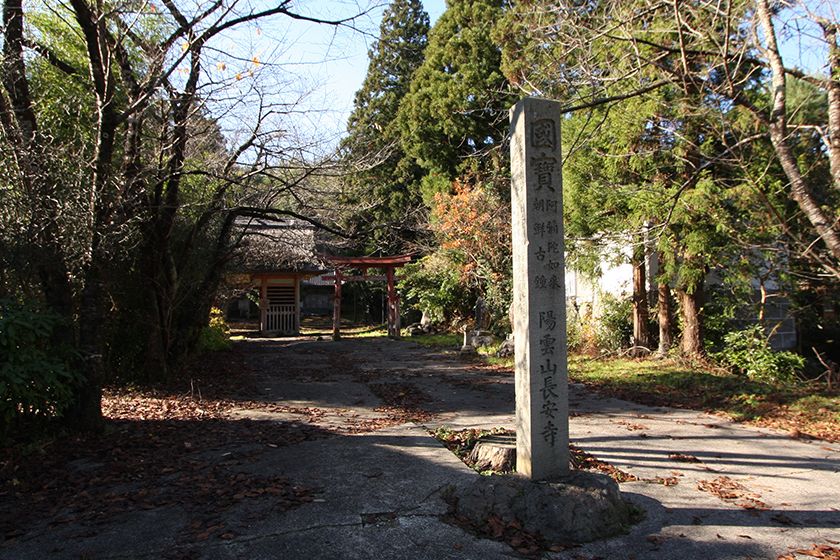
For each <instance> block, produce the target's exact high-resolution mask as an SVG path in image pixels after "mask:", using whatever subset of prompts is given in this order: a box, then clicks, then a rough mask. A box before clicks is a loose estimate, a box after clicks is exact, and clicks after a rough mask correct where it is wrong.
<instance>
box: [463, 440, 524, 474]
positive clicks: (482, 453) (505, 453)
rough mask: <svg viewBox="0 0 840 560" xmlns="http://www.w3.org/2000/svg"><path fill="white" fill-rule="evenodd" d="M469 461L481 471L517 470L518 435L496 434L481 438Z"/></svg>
mask: <svg viewBox="0 0 840 560" xmlns="http://www.w3.org/2000/svg"><path fill="white" fill-rule="evenodd" d="M467 463H468V464H470V465H471V466H472V467H473V468H474V469H476V470H479V471H487V470H491V471H496V472H513V471H515V470H516V436H513V435H510V436H507V435H494V436H486V437H483V438H481V439H480V440H479V441H478V443H476V444H475V447H473V450H472V451H471V452H470V455H469V457H468V458H467Z"/></svg>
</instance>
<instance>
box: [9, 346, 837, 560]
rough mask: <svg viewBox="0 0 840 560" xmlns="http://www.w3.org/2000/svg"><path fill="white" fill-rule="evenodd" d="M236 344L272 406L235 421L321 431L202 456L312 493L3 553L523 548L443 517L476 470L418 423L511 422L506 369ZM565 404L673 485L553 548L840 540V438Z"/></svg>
mask: <svg viewBox="0 0 840 560" xmlns="http://www.w3.org/2000/svg"><path fill="white" fill-rule="evenodd" d="M238 344H240V345H241V347H242V348H244V349H245V351H246V352H247V362H248V365H249V367H250V368H252V369H253V370H255V371H256V372H257V374H258V383H257V387H258V388H259V393H260V394H259V395H255V396H254V398H256V399H258V400H261V401H265V402H268V403H275V404H277V405H278V406H277V407H276V408H275V409H272V408H271V407H267V408H259V409H251V408H248V407H246V406H243V407H242V408H241V409H237V410H234V411H233V412H232V413H231V418H232V419H236V418H252V419H258V420H261V421H278V422H298V423H301V424H313V425H314V426H316V427H317V428H320V429H322V431H323V433H324V434H326V435H325V436H324V437H319V438H316V439H311V440H308V441H302V442H300V443H295V444H292V445H287V446H280V447H277V446H273V447H272V446H270V445H268V446H264V447H261V448H260V449H259V452H258V453H253V449H251V448H249V447H248V446H245V445H237V444H236V442H233V443H228V444H225V445H220V446H219V447H216V448H212V449H208V450H206V451H204V452H203V456H204V457H205V458H206V459H207V460H218V459H219V458H220V457H231V456H233V457H236V456H237V454H242V456H243V457H247V460H242V461H241V462H239V463H238V468H239V469H240V471H241V472H242V473H243V474H244V475H245V476H248V475H255V476H256V475H265V474H275V475H282V476H284V477H287V478H288V479H289V480H290V481H292V482H293V483H294V484H298V485H301V486H303V487H306V488H310V489H312V490H313V491H314V494H313V496H314V499H312V500H311V501H309V502H307V503H304V504H302V505H300V506H298V507H296V508H294V509H289V510H285V511H278V510H275V509H273V508H272V507H271V498H270V497H268V496H263V497H259V498H255V499H248V500H243V501H239V502H237V503H235V504H233V505H231V506H230V507H228V508H227V509H226V510H225V511H223V512H222V517H223V521H224V523H226V524H227V526H229V527H233V528H235V531H234V535H233V537H232V538H226V539H220V538H211V539H207V540H205V541H203V542H198V543H196V542H183V541H182V538H181V535H183V529H184V526H185V525H186V524H187V523H188V522H189V516H188V515H187V513H186V512H185V511H184V510H183V509H182V508H179V507H178V505H167V506H165V507H159V508H154V509H149V510H142V511H129V512H124V513H121V514H119V515H115V516H114V517H113V518H111V519H109V520H108V521H107V522H106V523H100V524H97V525H95V526H92V527H89V526H84V525H79V524H72V523H71V524H61V525H57V526H55V525H53V526H51V525H50V524H49V523H44V524H43V527H38V528H34V529H32V530H31V531H29V532H28V533H27V534H26V536H25V537H22V538H18V539H14V540H13V541H9V542H5V543H3V544H0V558H3V559H9V560H12V559H15V560H18V559H19V560H27V559H36V558H37V559H41V558H68V559H69V558H73V559H79V558H84V559H86V560H100V559H130V558H202V559H204V558H206V559H233V558H249V559H280V558H282V559H297V558H301V559H367V558H371V559H372V558H377V559H380V558H381V559H392V558H393V559H398V558H399V559H404V558H411V559H415V558H417V559H420V558H428V559H445V558H453V559H454V558H481V559H482V560H491V559H497V558H498V559H502V558H520V557H521V556H520V555H519V554H517V553H516V552H515V551H514V550H513V549H511V548H510V547H508V546H507V545H505V544H504V543H501V542H496V541H492V540H487V539H481V538H478V537H476V536H473V535H471V534H469V533H466V532H464V531H463V530H462V529H460V528H458V527H455V526H452V525H449V524H447V523H445V522H444V521H443V520H442V519H441V516H442V515H443V514H445V513H446V511H447V504H446V502H445V501H444V499H443V496H442V494H443V492H444V490H445V489H446V488H447V487H448V486H450V485H462V484H463V485H466V484H468V483H470V481H472V480H474V478H475V477H477V476H479V475H478V474H477V473H475V472H474V471H472V470H470V469H469V468H468V467H466V466H465V465H464V464H463V463H462V462H461V461H460V460H458V459H457V458H456V457H455V456H454V455H453V454H452V453H450V452H449V451H447V450H446V449H445V448H444V447H443V446H442V445H440V444H439V443H438V442H437V441H436V440H435V439H433V438H432V437H430V436H429V434H428V430H433V429H435V428H437V427H440V426H447V427H450V428H453V429H461V428H467V427H470V428H476V427H478V428H481V427H483V428H492V427H500V426H502V427H508V428H512V427H513V425H514V421H513V412H514V411H513V407H514V398H513V376H512V374H510V373H505V372H500V371H499V370H498V369H494V368H486V367H481V366H480V365H478V364H474V363H470V362H464V361H462V360H460V359H459V358H458V356H457V352H455V351H454V350H453V351H451V352H447V351H441V350H432V349H428V348H424V347H420V346H418V345H416V344H413V343H411V342H410V340H408V341H401V342H395V341H390V340H386V339H375V338H367V339H355V340H353V339H351V340H343V341H340V342H332V341H316V340H312V339H304V338H301V339H255V340H248V341H244V342H240V343H238ZM388 384H393V385H394V387H395V388H397V389H399V388H400V387H404V386H405V387H409V388H410V389H411V391H410V392H411V393H416V394H419V395H422V396H423V398H422V399H419V400H418V401H417V402H418V404H417V406H419V407H421V408H422V409H424V410H425V411H427V412H428V413H429V415H427V416H426V417H424V419H423V420H422V422H420V423H418V422H406V421H404V420H405V419H404V418H401V417H399V416H394V414H393V411H389V410H388V409H387V408H383V407H382V404H383V403H382V401H381V398H380V397H378V396H377V394H380V393H377V392H375V391H373V390H371V387H373V386H380V385H388ZM397 394H398V396H399V395H402V393H401V392H397ZM570 409H571V411H572V418H571V420H570V422H571V428H570V431H571V438H572V442H573V443H574V444H575V445H576V446H578V447H580V448H581V449H583V450H585V451H586V452H588V453H591V454H592V455H594V456H595V457H597V458H598V459H601V460H604V461H607V462H609V463H611V464H612V465H614V466H615V467H618V468H620V469H622V470H624V471H625V472H627V473H629V474H631V475H634V476H635V477H638V478H639V479H646V480H650V479H656V478H659V479H666V478H667V479H670V480H671V481H673V482H675V483H671V484H669V485H664V484H656V483H651V482H645V481H641V480H640V481H634V482H626V483H623V484H621V490H622V492H623V493H624V494H625V496H626V497H627V499H629V500H631V501H632V502H633V503H634V504H636V505H637V506H638V507H639V508H640V509H642V510H644V512H645V518H644V520H643V521H641V522H640V523H639V524H637V525H635V526H634V527H632V528H631V529H630V530H629V532H628V533H627V534H626V535H622V536H619V537H616V538H612V539H608V540H605V541H600V542H595V543H590V544H588V545H584V546H581V547H576V548H573V549H569V550H566V551H563V552H555V553H546V557H550V558H557V559H569V560H571V559H576V560H580V559H591V560H595V559H596V558H627V559H648V558H650V559H663V560H664V559H679V560H685V559H687V558H712V559H725V558H732V559H735V558H739V559H741V558H773V559H775V558H777V557H778V556H779V555H781V554H786V553H789V552H790V551H791V550H794V549H800V548H809V547H810V546H811V545H813V544H826V543H837V544H835V546H837V547H838V548H840V511H838V508H840V446H838V445H836V444H828V443H825V442H820V441H801V440H795V439H791V438H790V437H788V436H787V435H785V434H782V433H780V432H774V431H771V430H768V429H758V428H752V427H748V426H744V425H740V424H735V423H732V422H730V421H728V420H726V419H724V418H722V417H719V416H712V415H708V414H704V413H702V412H696V411H688V410H678V409H669V408H662V407H647V406H642V405H637V404H633V403H628V402H625V401H620V400H616V399H611V398H604V397H600V396H598V395H596V394H593V393H591V392H589V391H587V390H586V389H585V388H584V387H582V386H579V385H573V386H572V387H571V388H570ZM721 488H722V489H723V490H724V491H721ZM726 490H728V492H727V491H726Z"/></svg>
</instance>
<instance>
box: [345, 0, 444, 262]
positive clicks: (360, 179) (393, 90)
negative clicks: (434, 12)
mask: <svg viewBox="0 0 840 560" xmlns="http://www.w3.org/2000/svg"><path fill="white" fill-rule="evenodd" d="M428 33H429V16H428V14H426V12H425V11H424V10H423V6H422V4H421V3H420V1H419V0H393V2H391V4H390V6H388V8H387V9H386V10H385V13H384V14H383V16H382V24H381V25H380V27H379V39H378V40H377V41H376V42H375V43H374V44H373V46H372V47H371V50H370V52H369V53H368V56H369V58H370V63H369V65H368V71H367V76H365V81H364V82H363V83H362V88H361V89H360V90H359V91H357V92H356V97H355V99H354V102H353V106H354V108H353V112H352V113H351V114H350V118H349V120H348V123H347V132H348V136H347V137H346V138H345V139H344V141H343V143H342V147H343V149H344V150H345V155H346V157H347V159H348V161H349V162H350V164H351V165H352V166H354V168H355V169H354V171H352V172H351V174H350V175H349V177H348V181H347V182H348V186H349V187H350V188H349V192H348V196H349V200H348V202H353V203H355V204H354V206H355V207H356V208H363V210H359V211H357V213H356V215H354V216H353V217H352V219H353V220H354V221H357V222H361V223H362V224H363V225H367V224H376V225H377V226H378V227H376V228H374V229H373V234H372V235H371V236H370V238H369V239H370V241H369V242H368V246H367V247H365V249H366V250H367V251H369V252H370V251H377V250H378V251H385V252H401V251H404V250H406V249H407V245H408V244H410V243H411V242H413V241H414V240H415V239H416V236H417V225H418V220H423V219H424V218H425V215H422V216H418V215H417V210H418V208H419V207H420V206H421V204H420V202H421V200H420V193H419V187H418V185H419V178H420V168H419V167H417V165H416V164H415V163H414V162H413V161H412V160H410V159H409V158H407V157H406V155H405V152H404V151H403V150H402V147H401V146H400V142H399V129H398V127H397V126H396V115H397V110H398V108H399V105H400V102H401V101H402V99H403V97H404V96H405V94H406V93H407V92H408V88H409V84H410V81H411V76H412V75H413V74H414V71H415V70H417V68H418V67H419V66H420V64H421V63H422V62H423V51H424V50H425V49H426V43H427V40H428Z"/></svg>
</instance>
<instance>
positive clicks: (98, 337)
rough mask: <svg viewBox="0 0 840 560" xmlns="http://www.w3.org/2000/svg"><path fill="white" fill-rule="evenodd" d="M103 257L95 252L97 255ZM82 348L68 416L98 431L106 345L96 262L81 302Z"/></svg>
mask: <svg viewBox="0 0 840 560" xmlns="http://www.w3.org/2000/svg"><path fill="white" fill-rule="evenodd" d="M96 257H100V258H101V256H99V255H94V258H96ZM78 322H79V351H80V352H81V371H82V373H83V375H84V379H83V381H82V383H81V384H80V385H79V386H78V387H76V389H75V394H74V396H73V404H72V405H71V407H70V410H69V411H68V412H67V414H66V416H65V418H66V419H67V421H68V423H69V424H70V425H71V426H72V427H73V428H75V429H77V430H81V431H92V432H98V431H101V430H102V428H103V422H102V379H103V372H104V366H103V345H102V330H103V324H104V322H105V316H104V313H103V307H102V277H101V274H100V273H99V271H98V269H97V267H96V265H95V264H91V266H90V268H89V269H88V271H87V273H86V274H85V286H84V288H83V289H82V297H81V302H80V304H79V321H78Z"/></svg>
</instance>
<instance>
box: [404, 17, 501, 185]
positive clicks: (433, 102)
mask: <svg viewBox="0 0 840 560" xmlns="http://www.w3.org/2000/svg"><path fill="white" fill-rule="evenodd" d="M503 4H504V2H503V1H502V0H452V1H450V2H448V7H447V9H446V11H445V12H444V13H443V14H442V15H441V17H440V19H439V20H438V21H437V22H436V23H435V26H434V27H433V28H432V30H431V32H430V33H429V47H428V48H427V49H426V56H425V60H424V61H423V64H422V65H421V66H420V68H419V69H418V70H417V72H416V73H415V75H414V79H413V80H412V82H411V91H410V92H409V93H408V94H407V95H406V97H405V99H404V100H403V103H402V105H401V106H400V112H399V126H400V131H401V138H402V146H403V149H404V150H405V152H406V154H408V155H409V156H411V157H413V158H414V159H415V160H416V161H417V164H418V165H420V167H422V168H423V170H424V171H425V172H426V173H427V175H428V176H429V177H430V178H431V180H430V179H429V178H427V179H426V185H429V186H431V187H432V189H433V190H449V187H450V184H451V181H452V180H453V179H455V178H456V177H457V176H459V175H461V174H462V173H463V172H465V171H473V172H479V174H483V173H486V172H493V171H499V170H504V168H505V165H504V163H503V162H504V161H505V159H504V154H503V153H501V152H502V150H500V149H498V148H499V147H500V145H501V143H502V140H503V138H504V135H505V132H506V131H507V128H508V120H507V109H508V107H509V105H510V104H511V103H512V102H513V97H512V95H511V92H510V88H509V86H508V83H507V80H506V79H505V77H504V76H503V75H502V72H501V70H500V64H501V51H500V49H499V47H498V46H497V45H496V44H495V42H494V41H493V39H492V37H491V32H492V29H493V27H494V25H495V24H496V22H497V21H498V20H499V19H500V18H501V16H502V11H503V10H502V8H503ZM486 156H489V157H486ZM435 178H436V179H438V181H437V185H435V181H434V179H435ZM424 191H425V192H424V196H425V200H427V201H429V200H431V197H432V195H433V194H434V193H433V192H429V191H428V189H427V188H426V187H425V186H424Z"/></svg>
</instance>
